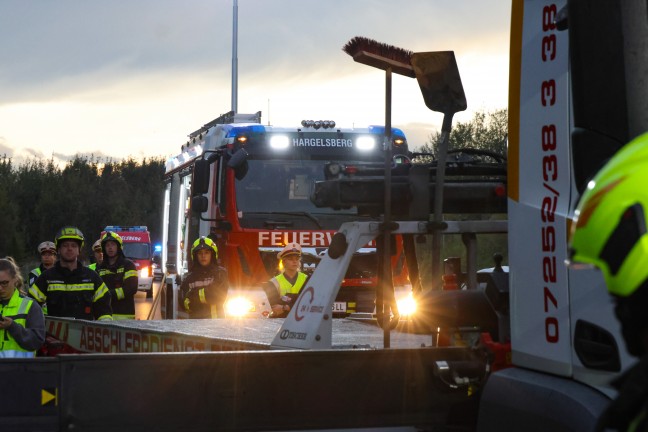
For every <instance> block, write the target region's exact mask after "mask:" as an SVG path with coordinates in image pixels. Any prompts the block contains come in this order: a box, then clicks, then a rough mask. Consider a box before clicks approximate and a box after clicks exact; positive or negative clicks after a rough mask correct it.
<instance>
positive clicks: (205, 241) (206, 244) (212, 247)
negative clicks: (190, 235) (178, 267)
mask: <svg viewBox="0 0 648 432" xmlns="http://www.w3.org/2000/svg"><path fill="white" fill-rule="evenodd" d="M201 249H206V250H208V251H210V252H214V258H218V246H216V243H214V241H213V240H212V239H210V238H209V237H205V236H201V237H199V238H197V239H196V241H195V242H193V245H191V256H192V257H194V256H195V254H196V252H198V251H199V250H201Z"/></svg>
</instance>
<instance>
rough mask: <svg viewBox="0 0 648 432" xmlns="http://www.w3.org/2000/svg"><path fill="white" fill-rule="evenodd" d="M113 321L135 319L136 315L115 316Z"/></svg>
mask: <svg viewBox="0 0 648 432" xmlns="http://www.w3.org/2000/svg"><path fill="white" fill-rule="evenodd" d="M112 317H113V321H119V320H126V319H135V315H125V314H124V315H122V314H115V313H114V314H113V315H112Z"/></svg>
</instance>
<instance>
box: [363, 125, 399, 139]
mask: <svg viewBox="0 0 648 432" xmlns="http://www.w3.org/2000/svg"><path fill="white" fill-rule="evenodd" d="M369 132H370V133H372V134H378V135H384V134H385V126H376V125H372V126H369ZM392 137H400V138H403V139H404V138H405V133H403V131H402V130H400V129H398V128H392Z"/></svg>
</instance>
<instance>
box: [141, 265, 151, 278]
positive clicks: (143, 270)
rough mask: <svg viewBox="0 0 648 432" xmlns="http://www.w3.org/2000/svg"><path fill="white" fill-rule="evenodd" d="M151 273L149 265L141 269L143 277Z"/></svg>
mask: <svg viewBox="0 0 648 432" xmlns="http://www.w3.org/2000/svg"><path fill="white" fill-rule="evenodd" d="M150 275H151V272H150V271H149V268H148V267H142V268H140V269H139V277H141V278H147V277H149V276H150Z"/></svg>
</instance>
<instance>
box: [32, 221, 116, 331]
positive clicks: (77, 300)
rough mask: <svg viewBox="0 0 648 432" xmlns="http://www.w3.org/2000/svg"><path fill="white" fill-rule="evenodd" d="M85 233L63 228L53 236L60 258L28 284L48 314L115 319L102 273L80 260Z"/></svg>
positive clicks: (87, 318) (76, 229) (68, 227)
mask: <svg viewBox="0 0 648 432" xmlns="http://www.w3.org/2000/svg"><path fill="white" fill-rule="evenodd" d="M83 241H84V237H83V233H82V232H81V230H79V229H78V228H77V227H73V226H65V227H63V228H61V229H60V230H59V231H58V232H57V233H56V237H55V239H54V244H55V246H56V251H57V254H58V260H57V261H56V263H55V264H54V267H52V268H50V269H47V270H45V271H44V272H43V273H41V275H40V276H39V277H38V279H36V281H35V282H34V284H33V285H32V286H31V287H30V288H29V294H30V295H31V296H32V297H33V298H35V299H36V301H38V303H39V304H41V305H42V307H43V312H44V313H45V314H46V315H51V316H59V317H70V318H77V319H85V320H112V309H111V308H110V292H109V291H108V288H107V287H106V284H105V283H103V281H102V280H101V277H99V275H98V274H97V273H96V272H94V271H92V270H90V269H89V268H88V267H85V266H84V265H83V264H82V263H81V261H79V255H80V253H81V248H82V247H83Z"/></svg>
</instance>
